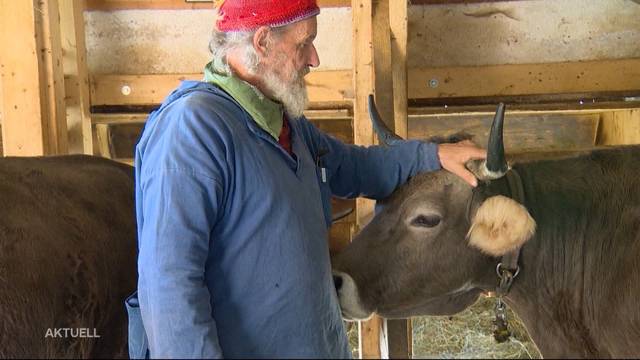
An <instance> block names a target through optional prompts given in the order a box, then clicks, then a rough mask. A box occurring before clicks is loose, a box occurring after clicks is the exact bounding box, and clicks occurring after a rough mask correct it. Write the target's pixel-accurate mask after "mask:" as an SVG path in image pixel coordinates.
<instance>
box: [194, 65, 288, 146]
mask: <svg viewBox="0 0 640 360" xmlns="http://www.w3.org/2000/svg"><path fill="white" fill-rule="evenodd" d="M219 68H221V67H220V60H216V63H215V65H214V64H213V63H211V62H210V63H208V64H207V66H205V68H204V81H206V82H208V83H212V84H214V85H217V86H219V87H220V88H222V90H224V91H225V92H227V93H228V94H229V95H231V97H233V98H234V99H235V100H236V101H237V102H239V103H240V105H241V106H242V107H243V108H244V109H245V110H246V111H247V112H248V113H249V115H251V117H252V118H253V120H254V121H255V122H256V123H257V124H258V125H259V126H260V127H261V128H262V129H264V131H266V132H268V133H269V134H270V135H271V136H273V137H274V138H275V139H276V141H278V138H279V137H280V131H281V130H282V117H283V115H284V110H283V108H282V104H280V103H277V102H275V101H273V100H271V99H269V98H267V97H266V96H264V95H263V94H262V93H261V92H260V90H258V89H257V88H256V87H255V86H253V85H251V84H249V83H247V82H246V81H243V80H241V79H239V78H237V77H235V76H233V75H231V76H227V75H224V74H222V73H221V72H219V71H216V70H215V69H219Z"/></svg>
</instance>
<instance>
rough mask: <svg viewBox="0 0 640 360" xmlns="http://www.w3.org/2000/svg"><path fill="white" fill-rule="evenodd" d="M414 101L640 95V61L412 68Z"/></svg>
mask: <svg viewBox="0 0 640 360" xmlns="http://www.w3.org/2000/svg"><path fill="white" fill-rule="evenodd" d="M409 79H411V80H410V81H409V98H411V99H432V98H439V99H443V98H460V97H486V96H514V95H542V94H546V95H548V94H566V93H605V92H613V91H638V92H640V58H637V59H622V60H604V61H584V62H568V63H549V64H522V65H492V66H477V67H476V66H472V67H448V68H420V69H410V70H409Z"/></svg>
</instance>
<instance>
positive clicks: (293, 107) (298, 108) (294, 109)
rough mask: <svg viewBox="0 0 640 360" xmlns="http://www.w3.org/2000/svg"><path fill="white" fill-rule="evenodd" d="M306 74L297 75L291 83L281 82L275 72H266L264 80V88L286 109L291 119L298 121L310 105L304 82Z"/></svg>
mask: <svg viewBox="0 0 640 360" xmlns="http://www.w3.org/2000/svg"><path fill="white" fill-rule="evenodd" d="M303 74H304V73H297V74H295V77H294V79H292V80H291V81H290V82H287V81H283V80H281V79H280V78H279V77H278V75H276V74H275V72H273V71H271V70H266V71H265V75H264V78H263V83H264V86H265V87H266V89H267V91H269V93H270V94H271V96H273V98H274V100H276V101H279V102H280V103H281V104H282V106H283V107H284V111H285V112H286V113H287V115H288V116H289V118H291V119H297V118H299V117H301V116H302V115H303V112H304V110H305V109H306V108H307V105H308V103H309V97H308V95H307V85H306V84H305V82H304V75H303Z"/></svg>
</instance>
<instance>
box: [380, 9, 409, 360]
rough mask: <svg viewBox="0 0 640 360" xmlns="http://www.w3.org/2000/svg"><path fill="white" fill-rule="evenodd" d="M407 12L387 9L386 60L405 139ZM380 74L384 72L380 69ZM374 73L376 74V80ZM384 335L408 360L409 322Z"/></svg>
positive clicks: (395, 119)
mask: <svg viewBox="0 0 640 360" xmlns="http://www.w3.org/2000/svg"><path fill="white" fill-rule="evenodd" d="M407 12H408V2H407V1H406V0H401V1H395V2H394V3H393V6H390V7H389V26H390V30H391V31H390V35H391V41H390V45H391V46H390V47H391V56H390V57H389V58H390V63H391V65H390V67H391V75H392V80H391V84H392V87H393V99H392V101H393V113H392V114H393V116H392V117H390V118H389V121H390V124H389V125H390V128H391V129H394V131H395V133H396V134H398V135H399V136H401V137H402V138H405V139H406V138H407V136H408V109H407V108H408V86H407V39H408V13H407ZM376 56H377V53H376ZM376 64H377V58H376ZM376 70H377V66H376ZM380 71H384V70H383V69H380ZM378 74H379V73H378V72H377V71H376V77H377V76H378ZM376 83H377V82H376ZM376 95H377V94H376ZM387 336H388V339H389V357H390V358H392V359H410V358H411V357H412V354H413V336H412V327H411V319H407V320H387Z"/></svg>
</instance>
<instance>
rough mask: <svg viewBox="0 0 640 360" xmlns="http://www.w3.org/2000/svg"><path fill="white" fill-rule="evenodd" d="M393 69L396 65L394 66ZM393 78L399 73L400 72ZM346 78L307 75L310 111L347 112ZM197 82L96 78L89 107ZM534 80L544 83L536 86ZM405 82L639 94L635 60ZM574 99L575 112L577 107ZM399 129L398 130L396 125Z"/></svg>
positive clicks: (478, 92) (445, 93) (440, 92)
mask: <svg viewBox="0 0 640 360" xmlns="http://www.w3.org/2000/svg"><path fill="white" fill-rule="evenodd" d="M369 46H370V45H369ZM394 65H396V64H395V61H394ZM397 73H401V70H399V71H398V72H397ZM529 73H531V75H530V74H529ZM541 74H542V75H541ZM351 76H352V75H351V71H349V70H341V71H315V72H312V73H311V74H309V75H308V76H307V83H308V86H309V98H310V101H311V102H312V106H321V104H325V105H330V107H335V108H339V107H349V106H350V104H351V102H352V100H353V98H354V96H355V95H354V94H355V92H354V90H353V89H354V87H353V84H352V82H351ZM578 77H579V78H578ZM201 78H202V74H176V75H96V76H94V77H93V79H92V81H91V97H92V99H93V103H92V104H93V105H138V104H159V103H161V102H162V100H163V99H164V97H165V96H166V95H167V94H168V93H169V92H170V91H171V90H172V89H174V88H175V87H176V86H177V85H178V83H179V81H180V80H183V79H193V80H198V79H201ZM538 78H540V79H543V81H538ZM408 79H410V80H409V81H408V88H409V89H408V91H409V94H408V97H409V98H410V99H412V100H415V99H442V100H443V101H446V99H452V100H454V99H458V98H460V97H465V98H472V99H473V98H478V97H496V96H503V97H504V96H528V95H538V96H546V97H547V98H548V99H547V100H548V102H549V101H552V100H553V99H554V98H556V99H557V98H559V94H585V93H590V94H592V95H593V96H597V94H599V93H607V92H621V91H627V92H637V93H638V94H640V59H626V60H607V61H593V62H580V63H553V64H530V65H496V66H484V67H457V68H419V69H409V75H408ZM432 79H435V80H437V81H438V86H437V87H436V88H431V87H429V85H428V84H429V81H430V80H432ZM549 79H551V80H553V81H551V80H549ZM125 85H127V86H129V89H130V91H131V93H130V94H129V95H124V94H123V93H122V90H123V89H122V87H123V86H125ZM397 86H401V85H397ZM394 93H395V92H394ZM577 99H578V98H576V105H575V107H578V106H582V105H579V103H578V100H577ZM395 101H398V102H399V101H400V100H395ZM472 101H473V100H472ZM587 101H589V99H587ZM584 106H590V105H589V104H585V105H584ZM394 108H395V104H394ZM396 113H397V114H396V116H400V115H399V112H397V111H396ZM399 123H400V124H402V122H401V121H399Z"/></svg>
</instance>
